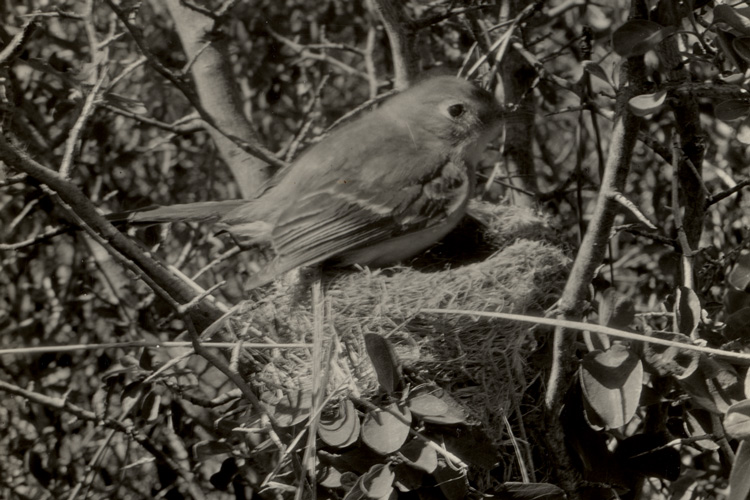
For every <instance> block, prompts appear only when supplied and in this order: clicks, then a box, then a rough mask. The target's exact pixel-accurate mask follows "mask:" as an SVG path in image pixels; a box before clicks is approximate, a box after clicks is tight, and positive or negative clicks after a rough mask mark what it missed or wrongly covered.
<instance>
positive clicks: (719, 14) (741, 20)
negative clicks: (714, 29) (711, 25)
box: [714, 4, 750, 35]
mask: <svg viewBox="0 0 750 500" xmlns="http://www.w3.org/2000/svg"><path fill="white" fill-rule="evenodd" d="M743 12H744V9H742V10H741V11H740V10H737V9H735V8H734V7H730V6H729V5H726V4H720V5H717V6H716V7H714V22H724V23H726V24H728V25H729V26H730V27H732V28H734V29H735V30H737V31H739V32H740V33H742V34H743V35H750V19H749V18H748V17H747V16H745V15H744V14H743Z"/></svg>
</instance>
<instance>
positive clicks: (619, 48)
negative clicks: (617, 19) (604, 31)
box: [612, 19, 675, 57]
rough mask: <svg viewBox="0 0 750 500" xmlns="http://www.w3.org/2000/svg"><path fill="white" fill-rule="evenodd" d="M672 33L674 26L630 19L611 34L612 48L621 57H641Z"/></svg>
mask: <svg viewBox="0 0 750 500" xmlns="http://www.w3.org/2000/svg"><path fill="white" fill-rule="evenodd" d="M674 32H675V28H674V26H666V27H664V26H661V25H659V24H657V23H655V22H653V21H647V20H645V19H631V20H630V21H628V22H626V23H625V24H623V25H622V26H620V27H619V28H617V30H615V32H614V33H613V34H612V48H614V49H615V52H617V53H618V54H619V55H620V56H622V57H633V56H642V55H643V54H645V53H646V52H648V51H649V50H651V49H653V48H654V47H656V45H657V44H659V42H661V41H662V40H664V39H665V38H667V37H668V36H670V35H671V34H673V33H674Z"/></svg>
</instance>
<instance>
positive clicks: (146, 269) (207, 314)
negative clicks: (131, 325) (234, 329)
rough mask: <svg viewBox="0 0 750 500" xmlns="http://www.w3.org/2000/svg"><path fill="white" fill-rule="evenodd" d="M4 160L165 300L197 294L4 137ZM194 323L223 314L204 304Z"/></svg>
mask: <svg viewBox="0 0 750 500" xmlns="http://www.w3.org/2000/svg"><path fill="white" fill-rule="evenodd" d="M0 159H2V161H4V162H5V163H6V164H7V165H9V166H10V167H11V168H14V169H16V170H19V171H21V172H24V173H26V174H28V175H29V176H31V177H33V178H35V179H37V180H39V181H40V182H42V183H44V184H46V185H47V186H48V187H49V188H51V189H52V190H53V191H54V192H55V193H56V194H57V195H58V196H59V197H60V199H61V200H62V201H63V202H64V203H66V204H67V205H68V206H69V207H70V209H71V210H72V211H73V212H74V213H75V215H76V216H78V217H80V219H81V220H82V221H83V222H84V223H85V224H86V225H87V226H88V227H89V228H91V230H92V232H93V235H94V236H97V237H99V238H101V239H103V243H104V244H105V246H107V248H108V249H109V250H111V251H113V256H114V257H116V258H117V259H118V260H119V261H120V263H121V264H123V265H124V266H125V267H126V268H128V269H129V270H131V271H133V272H135V273H136V274H137V275H139V276H141V277H142V278H143V279H144V280H145V281H146V282H147V283H148V284H149V285H150V286H152V287H153V288H154V290H155V291H156V292H157V293H159V294H161V295H162V296H163V298H165V299H167V300H170V301H175V302H177V303H180V304H183V303H186V302H189V301H190V300H191V299H193V298H194V297H195V296H196V295H197V294H196V292H195V291H194V290H193V289H192V288H191V287H190V286H188V285H187V284H186V283H185V282H183V281H182V280H180V279H179V278H178V277H176V276H174V275H173V274H172V273H170V272H169V271H168V270H167V269H165V268H164V266H162V265H161V264H160V263H159V262H157V261H156V260H154V259H153V258H151V257H149V256H148V255H146V254H145V253H144V252H143V251H142V250H141V248H140V247H139V246H138V245H137V244H136V243H135V242H134V241H132V240H130V239H129V238H128V237H127V236H125V235H123V234H122V233H120V231H118V230H117V228H115V227H114V226H113V225H112V224H111V223H110V222H109V221H108V220H107V219H105V218H104V217H103V216H102V215H100V214H99V213H98V212H97V210H96V207H94V205H93V204H92V203H91V201H89V199H88V198H87V197H86V196H85V195H84V194H83V193H82V192H81V190H80V189H78V188H77V187H76V186H75V185H74V184H72V183H71V182H69V181H67V180H65V179H63V178H62V177H61V176H60V175H59V174H58V173H57V172H55V171H54V170H52V169H49V168H47V167H45V166H43V165H41V164H40V163H37V162H36V161H34V160H33V159H32V158H29V157H28V156H26V155H25V154H24V153H22V152H21V151H20V150H19V149H17V148H16V147H14V146H13V145H11V144H9V143H8V142H7V140H6V139H5V137H3V136H0ZM191 314H192V317H193V320H194V321H195V322H196V324H197V325H198V326H199V328H201V329H203V328H205V327H207V326H208V325H210V324H211V323H213V322H214V321H215V320H217V319H218V318H219V317H221V312H220V311H219V310H218V309H216V308H215V307H213V306H211V305H210V304H208V303H206V302H205V301H204V302H201V303H200V304H198V305H197V306H196V307H195V308H193V309H192V310H191Z"/></svg>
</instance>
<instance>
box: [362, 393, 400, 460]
mask: <svg viewBox="0 0 750 500" xmlns="http://www.w3.org/2000/svg"><path fill="white" fill-rule="evenodd" d="M388 409H390V410H392V411H394V412H395V413H398V414H400V415H401V416H402V417H403V419H405V420H406V422H411V412H410V411H409V409H408V408H404V410H403V411H401V410H400V409H399V407H398V406H397V405H396V404H395V403H392V404H391V405H389V406H388ZM409 426H410V424H407V423H405V422H402V421H401V420H400V419H398V418H396V417H395V416H394V415H392V414H391V413H389V412H387V411H383V410H376V411H369V412H368V413H367V416H365V421H364V423H363V424H362V441H363V442H364V443H365V444H366V445H367V446H369V447H370V448H371V449H372V450H373V451H375V452H377V453H380V454H381V455H388V454H389V453H393V452H395V451H398V450H399V449H400V448H401V446H403V444H404V443H405V442H406V438H408V437H409Z"/></svg>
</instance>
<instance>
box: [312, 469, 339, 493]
mask: <svg viewBox="0 0 750 500" xmlns="http://www.w3.org/2000/svg"><path fill="white" fill-rule="evenodd" d="M342 476H343V474H342V473H341V471H340V470H338V469H337V468H336V467H333V466H331V465H327V466H320V467H318V477H317V481H318V484H319V485H320V486H322V487H324V488H330V489H335V488H341V487H342V486H343V483H342V481H341V478H342Z"/></svg>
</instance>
